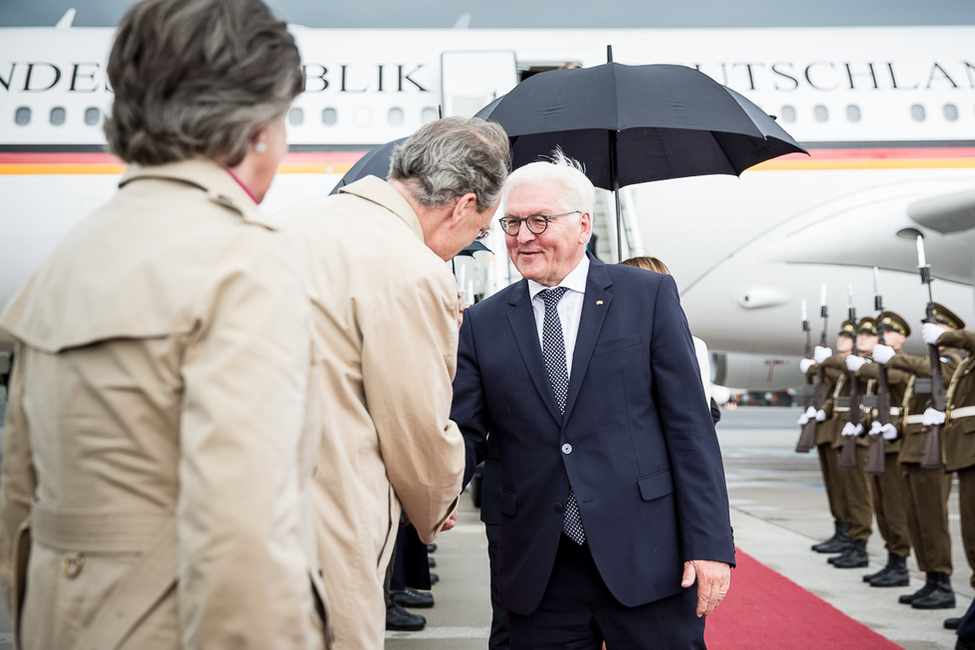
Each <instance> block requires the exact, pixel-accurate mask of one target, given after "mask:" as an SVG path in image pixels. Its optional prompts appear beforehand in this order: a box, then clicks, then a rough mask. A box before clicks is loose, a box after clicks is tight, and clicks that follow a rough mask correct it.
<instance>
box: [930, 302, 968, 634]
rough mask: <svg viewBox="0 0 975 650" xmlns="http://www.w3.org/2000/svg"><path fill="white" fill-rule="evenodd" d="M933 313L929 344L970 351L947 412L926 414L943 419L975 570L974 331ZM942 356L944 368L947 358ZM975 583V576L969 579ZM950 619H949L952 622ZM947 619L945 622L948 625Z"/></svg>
mask: <svg viewBox="0 0 975 650" xmlns="http://www.w3.org/2000/svg"><path fill="white" fill-rule="evenodd" d="M934 307H935V308H934V310H933V313H932V316H933V319H934V321H935V322H934V323H925V324H924V325H923V326H922V328H921V338H922V339H924V342H925V343H927V344H928V345H937V346H939V347H943V348H958V349H960V350H964V351H965V352H967V355H968V356H967V358H966V359H965V360H964V361H961V362H960V363H959V364H958V366H957V367H956V368H955V371H954V373H952V374H951V379H950V380H949V379H948V374H947V372H946V371H944V370H943V374H944V376H945V385H946V386H947V390H946V391H945V412H944V413H939V412H938V411H934V410H933V409H931V410H929V411H927V412H926V413H925V418H926V421H927V422H930V423H933V424H937V423H939V422H943V424H944V428H943V430H942V437H941V440H942V456H943V458H944V463H945V467H944V471H945V473H946V474H950V473H951V472H957V473H958V509H959V511H960V513H961V529H962V530H961V537H962V543H963V544H964V545H965V557H966V558H967V560H968V565H969V566H970V567H971V568H972V569H973V570H975V444H973V440H975V438H973V437H972V436H971V435H970V434H971V433H972V432H975V417H973V416H975V373H973V372H972V370H973V367H975V332H973V331H970V330H963V328H964V327H965V323H964V322H963V321H962V320H961V318H959V317H958V316H957V315H955V314H954V313H952V312H951V311H950V310H948V309H947V308H945V307H944V306H942V305H938V304H937V303H935V305H934ZM946 357H947V358H950V357H948V355H943V356H942V362H943V363H942V367H944V365H946V364H945V363H944V359H945V358H946ZM969 582H970V584H972V585H975V575H973V577H972V578H970V579H969ZM950 620H951V619H949V621H950ZM947 623H948V622H947V621H946V624H947Z"/></svg>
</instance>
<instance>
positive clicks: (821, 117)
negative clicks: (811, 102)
mask: <svg viewBox="0 0 975 650" xmlns="http://www.w3.org/2000/svg"><path fill="white" fill-rule="evenodd" d="M813 117H815V118H816V121H817V122H825V121H826V120H828V119H829V111H828V110H826V107H825V106H823V105H822V104H820V105H819V106H816V107H814V108H813Z"/></svg>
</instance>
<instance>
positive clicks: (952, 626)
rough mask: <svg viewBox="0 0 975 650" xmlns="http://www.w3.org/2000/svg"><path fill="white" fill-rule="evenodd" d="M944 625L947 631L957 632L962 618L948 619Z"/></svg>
mask: <svg viewBox="0 0 975 650" xmlns="http://www.w3.org/2000/svg"><path fill="white" fill-rule="evenodd" d="M944 625H945V629H946V630H957V629H958V626H959V625H961V618H960V617H958V618H946V619H945V623H944Z"/></svg>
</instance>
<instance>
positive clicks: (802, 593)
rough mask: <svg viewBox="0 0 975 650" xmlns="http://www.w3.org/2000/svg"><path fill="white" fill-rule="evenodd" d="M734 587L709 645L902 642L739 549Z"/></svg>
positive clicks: (786, 649)
mask: <svg viewBox="0 0 975 650" xmlns="http://www.w3.org/2000/svg"><path fill="white" fill-rule="evenodd" d="M735 557H736V558H737V563H738V566H737V568H735V569H732V571H731V591H729V592H728V595H727V597H725V599H724V601H723V602H722V603H721V605H720V606H719V607H718V609H716V610H715V611H714V613H713V614H711V615H710V616H709V617H708V622H707V627H706V628H705V632H704V639H705V641H706V642H707V644H708V648H709V650H751V649H753V648H754V650H769V649H770V648H775V649H776V650H827V649H830V648H858V649H864V650H866V649H868V648H869V649H870V650H887V649H890V650H893V649H895V648H900V647H901V646H899V645H897V644H896V643H893V642H892V641H888V640H887V639H885V638H884V637H882V636H880V635H879V634H877V633H876V632H874V631H873V630H871V629H870V628H868V627H867V626H866V625H863V624H861V623H858V622H857V621H855V620H853V619H852V618H850V617H849V616H847V615H845V614H844V613H843V612H841V611H840V610H838V609H836V608H835V607H833V606H832V605H830V604H829V603H827V602H826V601H825V600H822V599H821V598H819V597H818V596H815V595H814V594H812V593H810V592H808V591H806V590H805V589H803V588H802V587H800V586H799V585H797V584H796V583H794V582H792V581H791V580H789V579H788V578H786V577H785V576H783V575H781V574H779V573H776V572H775V571H773V570H771V569H769V568H768V567H766V566H765V565H764V564H762V563H760V562H758V561H757V560H755V559H754V558H752V557H749V556H748V555H746V554H745V553H742V552H741V550H740V549H739V550H737V553H736V556H735Z"/></svg>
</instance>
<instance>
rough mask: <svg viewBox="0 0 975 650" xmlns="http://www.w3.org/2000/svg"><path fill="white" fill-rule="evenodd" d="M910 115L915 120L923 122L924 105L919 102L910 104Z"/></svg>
mask: <svg viewBox="0 0 975 650" xmlns="http://www.w3.org/2000/svg"><path fill="white" fill-rule="evenodd" d="M911 117H913V118H914V121H915V122H923V121H924V107H923V106H921V105H920V104H914V106H911Z"/></svg>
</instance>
